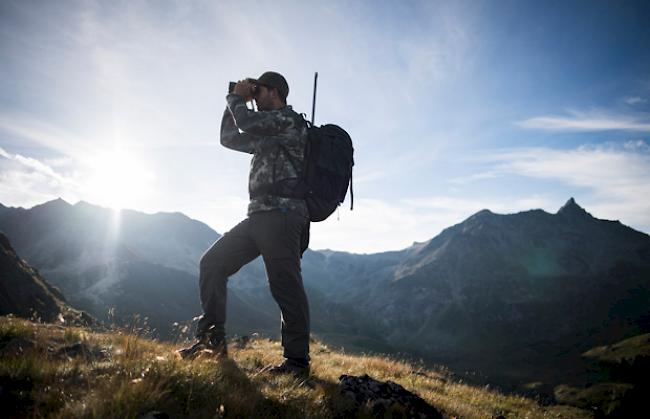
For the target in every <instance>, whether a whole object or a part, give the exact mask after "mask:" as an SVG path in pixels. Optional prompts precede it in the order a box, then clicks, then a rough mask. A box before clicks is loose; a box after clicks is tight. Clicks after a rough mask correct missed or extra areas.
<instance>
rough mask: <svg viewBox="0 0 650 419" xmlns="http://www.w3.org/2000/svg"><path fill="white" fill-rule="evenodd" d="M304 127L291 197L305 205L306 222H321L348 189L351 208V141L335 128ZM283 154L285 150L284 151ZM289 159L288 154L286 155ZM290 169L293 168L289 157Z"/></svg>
mask: <svg viewBox="0 0 650 419" xmlns="http://www.w3.org/2000/svg"><path fill="white" fill-rule="evenodd" d="M305 123H306V124H307V144H306V146H305V158H304V164H303V166H302V170H301V171H300V172H301V173H302V177H301V179H300V182H299V184H298V185H297V186H296V187H295V188H294V190H293V193H291V194H290V195H291V196H294V197H299V198H302V199H304V200H305V201H306V202H307V208H308V209H309V220H310V221H315V222H317V221H323V220H325V219H326V218H327V217H329V216H330V215H332V213H333V212H334V210H336V208H337V207H338V206H339V205H340V204H341V203H342V202H343V201H344V200H345V196H346V194H347V192H348V185H349V186H350V210H352V208H353V206H354V192H353V190H352V166H354V157H353V154H354V148H353V147H352V139H351V138H350V135H348V133H347V132H345V130H344V129H343V128H341V127H339V126H338V125H333V124H326V125H322V126H320V127H317V126H313V125H312V124H311V123H310V122H308V121H306V120H305ZM285 152H286V150H285ZM286 154H287V155H288V156H289V157H290V154H289V153H288V152H286ZM289 160H290V161H291V164H292V165H293V166H294V168H296V169H297V165H296V164H295V162H294V161H293V159H292V158H291V157H290V158H289Z"/></svg>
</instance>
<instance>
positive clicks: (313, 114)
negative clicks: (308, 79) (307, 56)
mask: <svg viewBox="0 0 650 419" xmlns="http://www.w3.org/2000/svg"><path fill="white" fill-rule="evenodd" d="M317 83H318V71H317V72H315V73H314V97H313V99H312V101H311V124H312V125H314V122H316V84H317Z"/></svg>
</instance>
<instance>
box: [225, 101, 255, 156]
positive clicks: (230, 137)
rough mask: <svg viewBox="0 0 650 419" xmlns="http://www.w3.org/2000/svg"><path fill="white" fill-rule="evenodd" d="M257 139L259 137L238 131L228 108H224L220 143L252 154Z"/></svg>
mask: <svg viewBox="0 0 650 419" xmlns="http://www.w3.org/2000/svg"><path fill="white" fill-rule="evenodd" d="M259 141H260V138H256V137H254V136H252V135H249V134H247V133H245V132H239V128H237V126H236V125H235V120H234V119H233V117H232V114H231V113H230V110H229V109H228V108H226V110H225V111H224V112H223V117H222V118H221V145H223V146H224V147H228V148H230V149H232V150H235V151H241V152H243V153H249V154H254V153H255V150H256V147H257V144H258V142H259Z"/></svg>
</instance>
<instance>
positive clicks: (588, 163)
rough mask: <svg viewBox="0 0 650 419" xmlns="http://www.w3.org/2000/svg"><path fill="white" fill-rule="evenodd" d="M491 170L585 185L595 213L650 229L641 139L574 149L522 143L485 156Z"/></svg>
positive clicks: (647, 153) (649, 166)
mask: <svg viewBox="0 0 650 419" xmlns="http://www.w3.org/2000/svg"><path fill="white" fill-rule="evenodd" d="M487 160H488V161H491V162H492V163H493V164H494V167H493V168H492V169H491V171H492V172H496V173H500V174H501V175H502V176H506V175H521V176H527V177H531V178H538V179H549V180H556V181H559V182H562V183H564V184H566V185H569V186H574V187H581V188H585V189H586V190H587V191H589V192H588V194H589V195H590V196H589V208H591V209H593V213H594V214H596V215H598V216H600V217H602V218H610V219H621V220H623V221H624V222H626V223H628V224H631V225H633V226H636V227H637V228H641V229H643V230H646V231H647V230H648V229H649V228H650V201H649V200H648V199H647V197H648V196H650V182H649V181H648V180H649V179H650V146H649V145H648V144H647V143H646V142H644V141H642V140H636V141H628V142H626V143H624V144H602V145H586V146H581V147H578V148H575V149H569V150H561V149H552V148H544V147H538V148H522V149H514V150H503V151H500V152H498V153H493V154H492V155H491V156H489V157H487Z"/></svg>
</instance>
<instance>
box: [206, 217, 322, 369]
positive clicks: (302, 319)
mask: <svg viewBox="0 0 650 419" xmlns="http://www.w3.org/2000/svg"><path fill="white" fill-rule="evenodd" d="M308 244H309V220H307V219H306V218H305V217H303V216H301V215H299V214H296V213H295V212H292V211H290V210H274V211H261V212H255V213H253V214H251V215H250V216H249V217H248V218H246V219H245V220H244V221H242V222H241V223H239V224H237V225H236V226H235V227H234V228H233V229H232V230H230V231H229V232H227V233H226V234H224V235H223V236H222V237H221V238H220V239H219V240H217V241H216V242H215V243H214V244H213V245H212V246H211V247H210V249H208V250H207V251H206V252H205V254H204V255H203V256H202V257H201V262H200V265H199V266H200V273H199V281H200V288H201V305H202V306H203V315H202V316H201V318H200V320H199V324H198V329H197V335H199V336H201V335H203V334H206V333H214V334H221V335H223V334H225V329H224V324H225V321H226V293H227V282H228V277H229V276H231V275H233V274H234V273H235V272H237V271H238V270H239V269H240V268H241V267H242V266H244V265H245V264H247V263H248V262H250V261H252V260H253V259H255V258H256V257H257V256H259V255H260V254H261V255H262V257H263V259H264V265H265V266H266V275H267V277H268V280H269V285H270V287H271V294H272V295H273V298H275V301H276V302H277V303H278V305H279V306H280V311H281V312H282V346H283V347H284V356H285V357H287V358H307V359H308V358H309V305H308V303H307V295H306V294H305V289H304V287H303V285H302V275H301V270H300V259H301V257H302V253H303V252H304V251H305V249H307V246H308Z"/></svg>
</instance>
